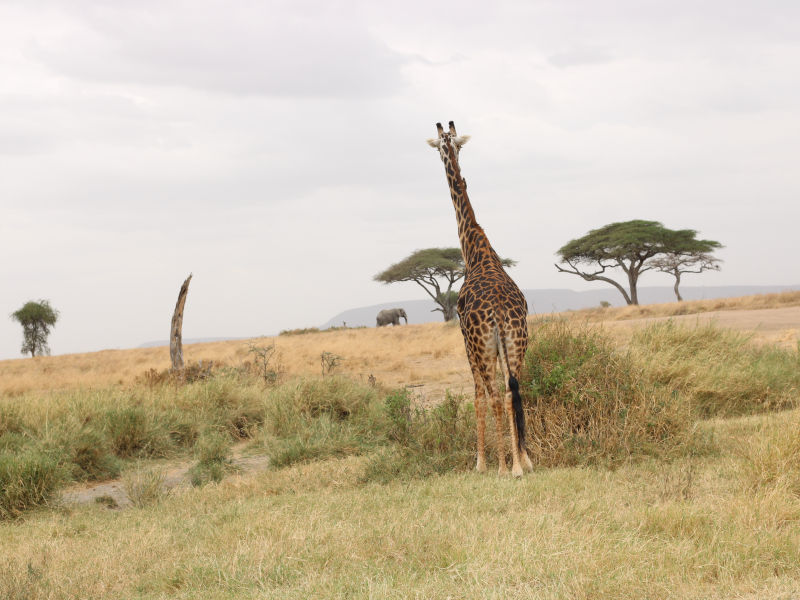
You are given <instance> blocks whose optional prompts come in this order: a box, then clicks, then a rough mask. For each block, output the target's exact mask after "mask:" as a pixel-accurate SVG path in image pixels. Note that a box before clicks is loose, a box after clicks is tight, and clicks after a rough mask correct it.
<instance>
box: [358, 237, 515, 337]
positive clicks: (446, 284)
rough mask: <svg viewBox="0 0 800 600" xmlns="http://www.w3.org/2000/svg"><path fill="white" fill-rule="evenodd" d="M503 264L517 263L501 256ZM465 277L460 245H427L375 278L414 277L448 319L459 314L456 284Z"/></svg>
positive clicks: (391, 280)
mask: <svg viewBox="0 0 800 600" xmlns="http://www.w3.org/2000/svg"><path fill="white" fill-rule="evenodd" d="M501 262H502V263H503V266H504V267H511V266H514V265H515V264H516V263H515V262H514V261H513V260H511V259H509V258H504V259H501ZM463 277H464V257H463V256H462V255H461V249H460V248H425V249H423V250H417V251H416V252H414V253H412V254H410V255H409V256H407V257H406V258H404V259H403V260H401V261H400V262H399V263H395V264H393V265H392V266H391V267H389V268H388V269H386V270H385V271H383V272H381V273H378V274H377V275H375V277H374V278H373V279H374V280H375V281H381V282H383V283H397V282H399V281H413V282H414V283H416V284H417V285H419V286H420V287H421V288H422V289H423V290H425V293H426V294H428V296H430V297H431V298H432V299H433V301H434V302H436V304H438V305H439V307H438V308H434V309H433V311H432V312H436V311H439V312H441V313H442V315H443V316H444V320H445V321H451V320H453V319H455V318H456V302H457V301H458V292H457V291H456V290H454V289H453V285H455V283H456V282H457V281H459V280H460V279H463Z"/></svg>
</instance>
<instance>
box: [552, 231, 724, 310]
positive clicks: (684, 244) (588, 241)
mask: <svg viewBox="0 0 800 600" xmlns="http://www.w3.org/2000/svg"><path fill="white" fill-rule="evenodd" d="M696 235H697V232H696V231H695V230H693V229H681V230H672V229H667V228H666V227H664V226H663V225H662V224H661V223H659V222H658V221H642V220H633V221H625V222H622V223H611V224H609V225H606V226H604V227H601V228H600V229H593V230H591V231H590V232H589V233H587V234H586V235H584V236H583V237H581V238H578V239H575V240H572V241H570V242H568V243H567V244H565V245H564V246H562V247H561V248H560V249H559V250H558V252H557V254H558V255H559V256H560V257H561V262H562V263H566V264H567V265H568V266H569V267H570V268H569V269H565V268H562V267H560V266H559V265H558V264H556V265H555V266H556V269H558V270H559V271H560V272H562V273H572V274H573V275H579V276H580V277H582V278H583V279H585V280H586V281H605V282H606V283H610V284H611V285H613V286H614V287H615V288H617V289H618V290H619V292H620V293H621V294H622V297H623V298H625V302H626V303H628V304H639V295H638V291H637V284H638V282H639V277H640V276H641V274H642V273H644V272H645V271H649V270H651V269H654V268H657V267H656V264H655V263H654V259H655V257H658V256H661V255H669V254H682V253H684V252H686V251H688V250H691V249H694V248H706V249H707V250H706V251H709V250H712V249H713V248H715V247H719V246H720V244H719V242H714V241H712V240H697V239H696V238H695V236H696ZM580 265H594V266H593V268H592V270H588V269H583V270H582V269H581V268H580ZM616 268H620V269H622V271H623V272H624V273H625V275H626V277H627V280H628V286H627V289H626V288H625V287H623V286H622V285H621V284H620V283H618V282H617V281H615V280H613V279H611V277H609V276H607V275H606V272H607V271H609V270H610V269H616Z"/></svg>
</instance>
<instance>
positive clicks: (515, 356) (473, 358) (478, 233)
mask: <svg viewBox="0 0 800 600" xmlns="http://www.w3.org/2000/svg"><path fill="white" fill-rule="evenodd" d="M436 130H437V133H438V136H437V137H436V138H434V139H431V140H428V144H430V145H431V146H432V147H433V148H436V149H437V150H438V151H439V155H440V157H441V159H442V162H443V163H444V170H445V176H446V177H447V184H448V186H449V188H450V198H451V200H452V201H453V207H454V208H455V211H456V222H457V223H458V238H459V241H460V243H461V253H462V254H463V256H464V265H465V276H464V283H463V284H462V286H461V289H460V290H459V292H458V305H457V307H458V315H459V320H460V324H461V333H462V334H463V336H464V345H465V346H466V350H467V359H468V360H469V366H470V370H471V371H472V377H473V379H474V381H475V416H476V421H477V433H478V451H477V461H476V465H475V468H476V469H477V470H478V471H485V470H486V443H485V432H486V398H487V397H488V398H489V399H490V400H491V404H492V409H493V411H494V417H495V426H496V429H497V436H496V438H497V455H498V461H499V472H500V473H506V472H508V467H507V466H506V459H505V442H504V429H505V428H504V426H503V422H504V420H505V419H506V418H507V419H508V424H509V429H510V431H511V463H512V467H511V473H512V474H513V475H514V476H516V477H519V476H521V475H522V470H523V466H524V467H525V468H528V469H532V468H533V464H532V463H531V460H530V458H529V457H528V452H527V450H526V448H525V413H524V411H523V406H522V396H521V395H520V392H519V377H520V373H521V370H522V365H523V364H524V359H525V350H526V349H527V346H528V324H527V315H528V304H527V302H526V301H525V296H524V295H523V294H522V292H521V291H520V289H519V288H518V287H517V285H516V284H515V283H514V281H513V280H512V279H511V277H509V275H508V273H506V271H505V269H504V268H503V264H502V261H501V260H500V257H499V256H498V255H497V253H496V252H495V251H494V248H492V245H491V244H490V243H489V239H488V238H487V237H486V233H485V232H484V231H483V228H482V227H481V226H480V225H478V222H477V221H476V219H475V212H474V211H473V209H472V205H471V204H470V201H469V197H468V196H467V186H466V182H465V181H464V178H463V177H462V176H461V167H460V166H459V163H458V154H459V150H460V149H461V147H462V146H463V145H464V144H465V143H466V142H467V141H468V140H469V136H463V135H462V136H459V135H458V134H457V133H456V128H455V124H454V123H453V121H450V122H449V130H448V131H447V132H445V130H444V128H443V127H442V125H441V123H437V124H436ZM498 363H499V365H500V369H501V371H502V372H503V379H504V381H505V395H504V399H503V401H502V402H501V400H500V394H499V392H498V390H497V388H496V386H495V384H494V375H495V368H496V367H497V364H498Z"/></svg>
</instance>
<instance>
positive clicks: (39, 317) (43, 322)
mask: <svg viewBox="0 0 800 600" xmlns="http://www.w3.org/2000/svg"><path fill="white" fill-rule="evenodd" d="M11 318H12V319H14V320H16V321H18V322H19V324H20V325H22V348H21V351H22V354H27V353H28V352H30V353H31V358H33V357H34V356H36V355H37V354H38V355H39V356H41V355H43V354H50V348H49V346H48V345H47V336H48V335H50V328H51V327H53V326H54V325H55V324H56V321H58V311H57V310H56V309H54V308H53V307H52V306H50V301H49V300H39V301H38V302H35V301H33V300H31V301H29V302H26V303H25V306H23V307H22V308H20V309H19V310H18V311H16V312H14V313H11Z"/></svg>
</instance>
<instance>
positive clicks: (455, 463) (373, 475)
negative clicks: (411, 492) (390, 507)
mask: <svg viewBox="0 0 800 600" xmlns="http://www.w3.org/2000/svg"><path fill="white" fill-rule="evenodd" d="M384 406H385V411H386V415H387V418H388V419H387V420H388V425H387V432H386V435H387V438H388V439H389V440H391V441H393V442H395V444H394V446H390V447H387V448H383V449H382V450H381V451H379V452H377V453H376V454H374V455H373V456H371V458H370V460H369V462H368V464H367V467H366V470H365V473H364V476H363V480H364V481H378V482H382V483H386V482H389V481H391V480H394V479H413V478H419V477H428V476H431V475H435V474H441V473H446V472H450V471H465V470H468V469H469V468H470V467H471V466H472V465H473V463H474V461H475V452H476V442H475V413H474V411H473V410H472V409H471V407H470V406H469V405H467V404H465V403H464V402H463V401H462V399H461V398H459V397H456V396H452V395H450V394H449V393H448V394H447V396H446V398H445V401H444V402H442V403H441V404H439V405H437V406H435V407H434V408H432V409H430V410H425V409H422V408H414V407H412V406H411V400H410V398H409V396H408V392H407V391H406V390H397V391H395V392H392V393H391V394H389V395H388V396H387V397H386V400H385V404H384ZM494 456H495V455H492V454H490V458H494Z"/></svg>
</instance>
